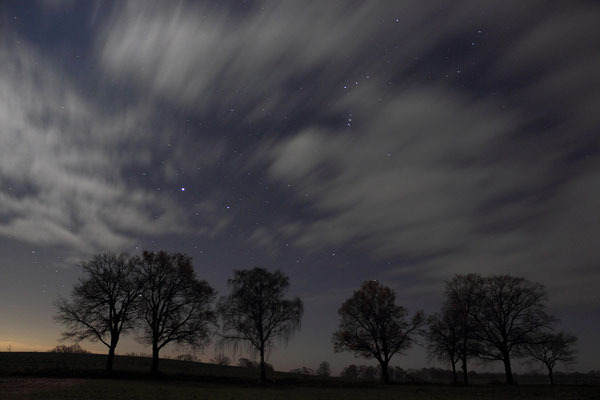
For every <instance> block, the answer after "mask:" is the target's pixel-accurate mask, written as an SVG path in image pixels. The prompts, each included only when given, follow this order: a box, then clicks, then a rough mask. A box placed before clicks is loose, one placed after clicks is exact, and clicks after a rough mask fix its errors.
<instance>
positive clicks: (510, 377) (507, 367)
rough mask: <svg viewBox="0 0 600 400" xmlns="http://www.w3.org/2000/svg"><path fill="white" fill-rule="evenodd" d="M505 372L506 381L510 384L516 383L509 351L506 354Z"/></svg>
mask: <svg viewBox="0 0 600 400" xmlns="http://www.w3.org/2000/svg"><path fill="white" fill-rule="evenodd" d="M503 361H504V372H505V373H506V383H508V384H509V385H514V384H515V381H514V380H513V374H512V369H511V367H510V356H509V355H508V353H506V354H504V360H503Z"/></svg>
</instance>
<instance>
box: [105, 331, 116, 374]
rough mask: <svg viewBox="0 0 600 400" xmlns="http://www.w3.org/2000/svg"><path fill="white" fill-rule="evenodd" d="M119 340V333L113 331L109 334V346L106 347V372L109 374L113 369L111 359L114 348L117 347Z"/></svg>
mask: <svg viewBox="0 0 600 400" xmlns="http://www.w3.org/2000/svg"><path fill="white" fill-rule="evenodd" d="M118 342H119V333H118V332H113V333H112V334H111V335H110V347H109V348H108V358H107V359H106V372H108V373H109V374H110V373H111V372H112V370H113V361H114V359H115V350H116V349H117V343H118Z"/></svg>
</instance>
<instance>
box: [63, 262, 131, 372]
mask: <svg viewBox="0 0 600 400" xmlns="http://www.w3.org/2000/svg"><path fill="white" fill-rule="evenodd" d="M138 262H139V259H138V258H137V257H129V256H127V255H126V254H119V255H116V254H113V253H103V254H97V255H95V256H94V257H92V259H91V260H90V261H88V262H86V263H83V265H82V268H83V272H84V276H83V277H82V278H81V279H80V280H79V282H78V283H76V284H75V286H74V287H73V291H72V292H71V299H70V300H66V299H64V298H62V297H59V298H58V300H57V301H56V304H55V306H56V309H57V312H56V314H55V316H54V319H55V320H56V321H58V322H60V323H61V324H63V325H65V327H66V331H65V332H63V337H64V339H75V340H77V341H80V340H85V339H87V340H91V341H99V342H101V343H102V344H104V345H105V346H106V347H108V358H107V360H106V370H107V371H108V372H111V371H112V368H113V360H114V356H115V349H116V347H117V343H118V342H119V338H120V337H121V335H122V334H124V333H125V332H127V331H128V330H130V329H132V327H133V309H134V303H135V301H136V299H137V297H138V294H139V286H138V285H137V283H136V280H135V278H134V273H135V269H136V266H137V264H138Z"/></svg>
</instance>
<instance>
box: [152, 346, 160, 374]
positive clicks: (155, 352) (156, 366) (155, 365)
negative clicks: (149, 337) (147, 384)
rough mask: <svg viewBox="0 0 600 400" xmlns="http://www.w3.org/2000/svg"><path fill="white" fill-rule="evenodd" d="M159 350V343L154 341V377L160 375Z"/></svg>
mask: <svg viewBox="0 0 600 400" xmlns="http://www.w3.org/2000/svg"><path fill="white" fill-rule="evenodd" d="M158 351H159V350H158V345H157V344H156V343H152V368H151V369H150V373H151V374H152V376H154V377H156V376H157V375H158Z"/></svg>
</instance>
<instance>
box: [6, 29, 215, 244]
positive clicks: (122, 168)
mask: <svg viewBox="0 0 600 400" xmlns="http://www.w3.org/2000/svg"><path fill="white" fill-rule="evenodd" d="M151 116H152V107H151V106H150V105H142V106H134V107H129V108H126V109H124V110H119V111H117V112H110V111H107V109H106V108H103V107H102V105H101V104H97V103H94V102H92V101H90V100H89V99H88V98H87V97H85V96H83V95H82V94H81V93H80V92H79V90H78V89H77V87H76V86H75V85H74V84H73V83H72V82H70V81H69V78H68V76H66V75H64V74H63V73H62V72H61V71H60V70H59V69H58V68H57V67H55V65H54V64H53V63H52V61H51V60H49V59H47V58H45V57H44V56H41V55H40V54H39V53H37V52H36V51H35V49H34V48H33V47H30V46H28V45H27V44H26V43H25V42H24V41H21V40H18V37H15V36H11V35H7V36H6V37H4V39H2V40H1V41H0V130H1V132H2V134H1V135H0V183H1V187H2V191H1V192H0V210H1V211H0V235H5V236H9V237H12V238H15V239H18V240H22V241H26V242H30V243H34V244H42V245H53V246H66V247H69V248H72V249H74V250H75V251H77V252H83V253H87V252H92V251H97V250H99V249H111V250H119V249H124V248H128V247H130V246H132V245H133V244H134V243H136V242H137V241H138V240H140V238H143V237H145V236H154V235H165V234H182V233H186V232H189V231H190V230H191V225H190V223H189V221H188V218H187V217H186V215H185V214H184V213H183V212H182V210H181V208H180V207H179V205H178V204H177V202H175V201H174V200H173V199H172V198H171V197H170V196H169V195H168V194H161V193H160V192H157V191H156V190H155V188H148V187H147V186H146V185H143V184H140V182H139V180H138V179H136V180H133V181H132V180H130V179H129V177H130V175H129V174H130V172H129V171H132V170H135V171H144V170H148V169H151V168H152V167H153V164H155V163H156V162H157V160H156V159H157V158H158V157H160V155H161V154H160V151H158V150H157V148H158V149H160V148H162V147H163V146H160V143H161V142H162V140H164V138H165V136H166V135H161V129H162V128H163V127H162V126H161V123H158V122H157V121H156V120H155V119H153V118H152V117H151ZM167 140H168V136H167ZM157 144H158V146H157ZM186 145H188V143H187V141H186V140H181V141H179V142H178V146H183V147H186ZM165 147H166V146H165ZM175 148H177V146H176V147H175ZM192 148H194V147H192ZM176 151H177V150H176ZM153 189H154V190H153ZM207 201H208V199H207ZM215 224H216V222H215ZM213 228H214V225H213V226H209V225H208V223H207V225H205V229H206V230H207V231H209V232H210V231H212V230H213Z"/></svg>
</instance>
